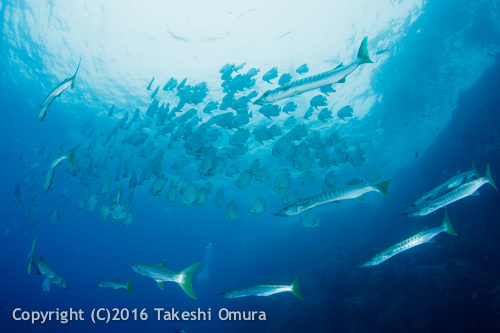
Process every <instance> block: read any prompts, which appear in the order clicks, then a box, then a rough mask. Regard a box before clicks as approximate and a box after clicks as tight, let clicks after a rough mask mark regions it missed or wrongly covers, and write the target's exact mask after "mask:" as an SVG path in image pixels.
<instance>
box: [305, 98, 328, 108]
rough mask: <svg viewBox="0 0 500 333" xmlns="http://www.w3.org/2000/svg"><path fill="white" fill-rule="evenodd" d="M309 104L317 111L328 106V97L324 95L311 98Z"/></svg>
mask: <svg viewBox="0 0 500 333" xmlns="http://www.w3.org/2000/svg"><path fill="white" fill-rule="evenodd" d="M309 104H310V105H311V106H312V107H313V108H315V109H316V110H317V109H318V107H320V106H326V105H327V101H326V97H325V96H323V95H316V96H314V97H313V98H311V100H310V101H309Z"/></svg>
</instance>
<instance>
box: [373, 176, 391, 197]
mask: <svg viewBox="0 0 500 333" xmlns="http://www.w3.org/2000/svg"><path fill="white" fill-rule="evenodd" d="M393 180H394V179H388V180H386V181H383V182H381V183H378V184H377V187H378V189H379V190H380V193H381V194H382V195H383V196H384V197H388V198H389V196H388V195H387V193H388V192H389V185H391V183H392V181H393Z"/></svg>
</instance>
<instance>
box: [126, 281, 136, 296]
mask: <svg viewBox="0 0 500 333" xmlns="http://www.w3.org/2000/svg"><path fill="white" fill-rule="evenodd" d="M134 279H135V278H131V279H130V281H128V282H127V291H128V292H129V293H130V294H132V296H135V295H134V292H133V291H132V281H134Z"/></svg>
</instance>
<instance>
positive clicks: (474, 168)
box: [472, 161, 481, 178]
mask: <svg viewBox="0 0 500 333" xmlns="http://www.w3.org/2000/svg"><path fill="white" fill-rule="evenodd" d="M472 170H473V171H474V173H475V174H476V177H477V178H481V174H480V173H479V171H477V167H476V163H475V162H474V161H472Z"/></svg>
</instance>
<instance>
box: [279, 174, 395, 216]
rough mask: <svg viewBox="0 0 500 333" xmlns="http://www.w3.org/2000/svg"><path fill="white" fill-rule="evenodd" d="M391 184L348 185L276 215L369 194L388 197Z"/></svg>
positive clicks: (321, 194) (284, 214)
mask: <svg viewBox="0 0 500 333" xmlns="http://www.w3.org/2000/svg"><path fill="white" fill-rule="evenodd" d="M391 183H392V179H389V180H386V181H383V182H381V183H379V184H357V185H347V186H344V187H341V188H338V189H335V190H333V191H330V192H323V193H319V194H316V195H314V196H312V197H309V198H306V199H304V200H301V201H298V202H296V203H294V204H292V205H289V206H287V207H285V208H283V209H282V210H280V211H279V212H277V213H275V214H274V215H276V216H293V215H297V214H300V213H302V212H305V211H306V210H309V209H311V208H314V207H317V206H321V205H324V204H327V203H329V202H335V201H340V200H347V199H355V198H358V197H360V196H362V195H363V194H365V193H368V192H378V193H381V194H382V195H384V196H387V193H388V190H389V185H391Z"/></svg>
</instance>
